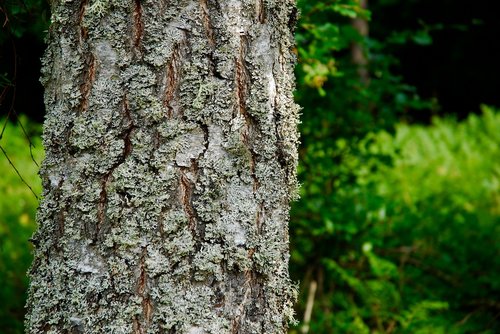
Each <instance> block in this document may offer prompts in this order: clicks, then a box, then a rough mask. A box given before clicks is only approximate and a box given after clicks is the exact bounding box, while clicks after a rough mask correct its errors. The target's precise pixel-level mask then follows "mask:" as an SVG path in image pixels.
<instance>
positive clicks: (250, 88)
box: [26, 0, 298, 334]
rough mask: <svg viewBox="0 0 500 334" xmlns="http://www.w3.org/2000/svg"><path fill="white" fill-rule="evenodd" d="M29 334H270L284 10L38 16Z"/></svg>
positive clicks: (285, 152)
mask: <svg viewBox="0 0 500 334" xmlns="http://www.w3.org/2000/svg"><path fill="white" fill-rule="evenodd" d="M52 11H53V12H52V26H51V28H50V31H49V38H48V43H49V44H48V49H47V51H46V54H45V57H44V60H43V65H44V70H43V73H42V76H43V78H42V82H43V84H44V86H45V103H46V107H47V116H46V121H45V130H44V145H45V148H46V158H45V161H44V164H43V167H42V170H41V176H42V179H43V186H44V193H43V200H42V202H41V204H40V208H39V211H38V222H39V230H38V231H37V233H36V234H35V236H34V237H33V240H32V241H33V244H34V245H35V249H36V250H35V260H34V262H33V265H32V268H31V271H30V275H31V286H30V290H29V299H28V314H27V320H26V324H27V332H29V333H192V334H194V333H266V334H267V333H285V332H286V328H287V323H288V321H289V320H290V319H291V318H292V313H293V310H292V301H293V299H294V294H295V291H294V287H293V285H292V284H291V282H290V279H289V275H288V258H289V253H288V227H287V224H288V210H289V201H290V200H291V199H292V197H293V196H294V195H293V194H294V193H295V192H296V187H297V186H296V178H295V167H296V163H297V152H296V145H297V133H296V124H297V114H298V108H297V106H296V105H295V104H294V102H293V97H292V90H293V88H294V79H293V65H294V56H293V54H292V52H291V49H292V47H293V36H292V33H291V30H292V26H293V25H294V23H295V15H296V10H295V4H294V1H292V0H286V1H278V0H197V1H195V0H177V1H168V0H142V1H141V0H127V1H114V0H66V1H53V4H52Z"/></svg>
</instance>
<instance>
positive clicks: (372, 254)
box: [292, 107, 500, 333]
mask: <svg viewBox="0 0 500 334" xmlns="http://www.w3.org/2000/svg"><path fill="white" fill-rule="evenodd" d="M498 129H500V113H498V112H495V111H494V110H492V109H491V108H488V107H483V114H482V115H481V116H476V115H471V116H470V117H469V118H468V119H467V120H465V121H463V122H457V121H455V120H452V119H438V118H436V119H434V122H433V124H432V125H430V126H421V125H405V124H398V125H397V126H396V131H395V133H394V134H391V133H389V132H387V131H377V132H373V133H369V134H367V135H366V136H365V138H364V139H363V140H361V141H360V142H359V143H358V144H357V147H356V148H349V149H348V150H344V157H343V160H342V162H341V164H342V165H344V168H353V169H352V172H353V180H352V182H351V183H350V184H347V183H345V184H344V185H342V187H340V188H337V189H335V192H334V193H333V194H332V195H329V196H332V197H335V201H336V202H335V203H336V204H335V206H331V207H325V206H324V202H323V203H320V204H316V205H311V204H309V203H307V202H304V201H302V202H299V203H297V204H296V205H295V208H294V216H293V217H295V219H294V221H293V226H292V231H293V232H294V234H295V237H294V238H292V242H293V253H292V261H293V265H292V267H294V269H295V270H300V271H302V272H308V273H310V274H309V276H308V277H304V278H303V279H304V284H303V287H302V290H304V289H307V287H308V282H309V281H310V280H312V279H314V280H316V281H318V282H320V283H321V284H320V286H321V287H320V289H319V290H318V291H319V293H318V296H317V299H316V302H315V304H314V311H313V319H312V323H311V332H313V333H330V332H335V333H362V332H371V333H493V332H496V331H498V330H499V329H500V328H499V327H498V322H497V321H496V318H495V317H497V315H498V311H499V307H500V305H499V304H498V301H497V300H496V299H495V297H494V296H499V295H500V284H498V272H500V257H499V255H500V244H499V243H498V237H499V236H500V224H499V223H500V211H499V209H498V208H499V207H500V205H499V204H500V168H499V164H498V161H500V145H499V144H500V132H499V131H498ZM346 145H347V144H346V142H345V141H344V140H343V139H338V140H337V143H336V147H340V148H344V147H346ZM305 186H308V185H307V184H306V185H305ZM303 191H304V192H306V191H308V188H305V190H303ZM325 197H326V196H325ZM325 201H326V199H325ZM313 210H314V211H313ZM298 219H300V220H298ZM305 295H306V293H304V294H303V296H302V298H305ZM303 303H305V299H303V300H302V301H301V306H300V307H301V308H302V307H304V304H303ZM299 313H300V312H299Z"/></svg>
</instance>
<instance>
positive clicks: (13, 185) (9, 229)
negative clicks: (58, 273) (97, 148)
mask: <svg viewBox="0 0 500 334" xmlns="http://www.w3.org/2000/svg"><path fill="white" fill-rule="evenodd" d="M20 121H21V122H22V124H23V125H24V126H25V130H26V131H27V132H28V133H30V134H38V133H39V131H40V127H39V126H35V125H33V124H28V122H27V120H26V118H21V120H20ZM0 122H1V124H2V125H3V124H5V119H0ZM26 125H28V126H26ZM33 144H34V145H35V147H34V148H33V149H32V152H33V157H34V159H35V160H36V161H37V162H40V160H41V159H42V154H43V153H42V147H41V142H40V140H39V138H38V137H34V141H33ZM0 145H1V146H2V148H3V149H4V150H5V151H6V153H7V155H8V157H9V158H10V160H11V161H12V163H13V164H14V165H15V167H16V168H17V169H18V171H19V173H20V174H21V176H22V177H23V178H24V180H26V182H27V183H28V184H29V185H30V186H31V187H32V188H33V189H34V190H35V192H36V193H37V194H38V193H40V190H41V184H40V180H39V177H38V174H37V172H38V167H37V166H36V164H35V163H34V162H33V161H32V159H31V154H30V148H29V147H30V144H29V142H28V141H27V139H26V137H25V135H24V133H23V131H22V128H21V126H20V125H19V123H17V124H12V123H11V122H8V123H7V126H6V128H5V132H4V133H3V136H2V137H1V138H0ZM0 194H1V196H0V300H1V301H2V302H1V306H0V328H1V329H2V330H1V332H2V333H4V334H9V333H22V332H23V323H22V320H23V318H24V303H25V299H26V288H27V284H28V279H27V277H26V271H27V269H28V267H29V265H30V263H31V260H32V256H31V245H30V244H29V242H28V239H29V238H30V237H31V235H32V233H33V230H34V228H35V220H34V217H35V210H36V208H37V206H38V201H37V199H36V198H35V196H34V195H33V194H32V193H31V191H30V189H29V188H28V187H27V186H26V185H25V184H24V183H23V182H22V181H21V179H20V177H19V176H18V175H17V174H16V172H15V170H14V168H13V167H12V166H11V165H10V163H9V161H8V159H7V158H6V157H5V155H4V154H3V153H2V152H0Z"/></svg>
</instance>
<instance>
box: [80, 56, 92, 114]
mask: <svg viewBox="0 0 500 334" xmlns="http://www.w3.org/2000/svg"><path fill="white" fill-rule="evenodd" d="M95 72H96V58H95V56H94V55H93V54H92V53H91V54H90V56H89V57H88V66H87V69H86V70H85V71H84V73H83V83H82V84H81V85H80V92H81V94H82V100H81V102H80V108H79V110H80V112H81V113H84V112H86V111H87V109H88V106H89V96H90V92H91V90H92V85H93V84H94V80H95Z"/></svg>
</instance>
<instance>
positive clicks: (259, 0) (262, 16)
mask: <svg viewBox="0 0 500 334" xmlns="http://www.w3.org/2000/svg"><path fill="white" fill-rule="evenodd" d="M255 12H256V16H257V21H258V22H259V23H261V24H263V23H265V22H266V12H265V11H264V0H256V2H255Z"/></svg>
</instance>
